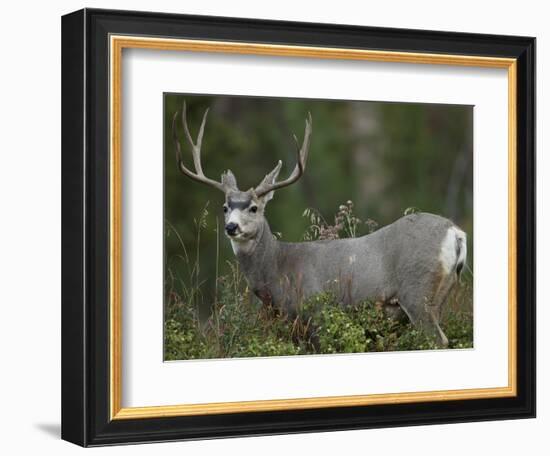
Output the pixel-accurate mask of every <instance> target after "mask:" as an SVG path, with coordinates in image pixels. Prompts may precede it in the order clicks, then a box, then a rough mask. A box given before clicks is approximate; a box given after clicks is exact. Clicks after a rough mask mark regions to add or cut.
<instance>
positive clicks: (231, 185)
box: [222, 169, 238, 190]
mask: <svg viewBox="0 0 550 456" xmlns="http://www.w3.org/2000/svg"><path fill="white" fill-rule="evenodd" d="M222 185H223V186H224V187H225V188H227V189H231V190H238V188H237V179H236V178H235V175H234V174H233V173H232V172H231V170H230V169H228V170H227V171H224V172H223V174H222Z"/></svg>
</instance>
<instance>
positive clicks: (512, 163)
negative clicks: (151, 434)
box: [109, 35, 517, 420]
mask: <svg viewBox="0 0 550 456" xmlns="http://www.w3.org/2000/svg"><path fill="white" fill-rule="evenodd" d="M127 48H134V49H136V48H137V49H155V50H163V51H194V52H208V53H229V54H252V55H268V56H286V57H301V58H317V59H337V60H368V61H375V62H398V63H417V64H431V65H452V66H469V67H485V68H504V69H507V70H508V189H509V190H508V386H506V387H494V388H476V389H461V390H442V391H426V392H403V393H391V394H368V395H353V396H330V397H312V398H297V399H274V400H259V401H244V402H221V403H205V404H181V405H170V406H149V407H124V408H123V407H122V403H121V398H122V372H121V370H122V360H121V356H122V336H121V328H122V255H121V248H122V243H121V241H122V237H121V236H122V207H121V204H122V198H121V197H122V193H121V191H122V179H121V168H122V163H121V152H122V145H121V125H122V119H121V96H122V78H121V70H122V68H121V66H122V51H123V49H127ZM109 50H110V94H109V95H110V220H111V224H110V303H109V306H110V414H111V419H117V420H118V419H134V418H158V417H174V416H185V415H208V414H221V413H238V412H259V411H275V410H293V409H294V410H297V409H312V408H326V407H343V406H359V405H374V404H396V403H413V402H423V401H449V400H458V399H485V398H497V397H512V396H516V394H517V372H516V368H517V359H516V353H517V336H516V318H517V290H516V280H517V278H516V267H517V251H516V238H517V228H516V227H517V225H516V223H517V220H516V211H517V209H516V200H517V195H516V180H517V167H516V150H517V139H516V119H517V78H516V71H517V61H516V59H511V58H497V57H483V56H465V55H444V54H427V53H412V52H387V51H373V50H362V49H338V48H323V47H310V46H287V45H274V44H256V43H242V42H227V41H224V42H222V41H204V40H185V39H169V38H152V37H138V36H118V35H111V36H110V46H109Z"/></svg>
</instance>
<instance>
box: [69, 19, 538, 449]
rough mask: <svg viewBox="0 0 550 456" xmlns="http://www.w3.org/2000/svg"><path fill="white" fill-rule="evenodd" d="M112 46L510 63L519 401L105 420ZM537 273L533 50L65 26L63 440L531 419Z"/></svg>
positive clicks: (526, 46) (350, 31)
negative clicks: (178, 41) (119, 39)
mask: <svg viewBox="0 0 550 456" xmlns="http://www.w3.org/2000/svg"><path fill="white" fill-rule="evenodd" d="M112 34H118V35H130V36H132V35H146V36H158V37H172V38H186V39H201V40H205V39H208V40H221V41H233V42H235V41H246V42H254V43H271V44H274V43H275V44H285V45H300V46H322V47H333V48H350V49H374V50H383V51H401V52H422V53H433V54H438V53H439V54H460V55H468V56H493V57H506V58H513V59H517V157H516V159H517V220H518V223H517V328H516V331H517V395H516V396H515V397H506V398H493V399H468V400H453V401H433V402H421V403H403V404H384V405H368V406H348V407H333V408H319V409H302V410H284V411H270V412H245V413H228V414H214V415H204V416H177V417H169V418H145V419H127V420H111V419H110V416H111V415H110V405H109V404H110V402H109V401H110V383H109V368H110V367H109V366H110V350H109V338H110V333H109V331H110V330H109V318H110V315H109V305H108V303H109V283H110V282H109V273H110V271H109V255H110V252H109V166H110V165H109V101H108V100H109V72H108V68H109V47H108V42H109V36H110V35H112ZM487 184H488V185H490V184H489V182H488V183H487ZM535 267H536V265H535V39H534V38H529V37H518V36H497V35H480V34H466V33H451V32H435V31H423V30H405V29H388V28H374V27H357V26H342V25H329V24H313V23H296V22H280V21H264V20H252V19H236V18H224V17H206V16H190V15H175V14H161V13H145V12H129V11H111V10H97V9H84V10H80V11H77V12H74V13H71V14H68V15H66V16H64V17H63V19H62V438H63V439H65V440H68V441H70V442H73V443H75V444H78V445H82V446H98V445H111V444H120V443H138V442H153V441H170V440H182V439H199V438H217V437H230V436H245V435H265V434H282V433H298V432H317V431H331V430H344V429H364V428H379V427H393V426H405V425H421V424H441V423H454V422H465V421H484V420H497V419H515V418H531V417H534V416H535V377H536V376H535V336H536V333H535V329H536V326H535Z"/></svg>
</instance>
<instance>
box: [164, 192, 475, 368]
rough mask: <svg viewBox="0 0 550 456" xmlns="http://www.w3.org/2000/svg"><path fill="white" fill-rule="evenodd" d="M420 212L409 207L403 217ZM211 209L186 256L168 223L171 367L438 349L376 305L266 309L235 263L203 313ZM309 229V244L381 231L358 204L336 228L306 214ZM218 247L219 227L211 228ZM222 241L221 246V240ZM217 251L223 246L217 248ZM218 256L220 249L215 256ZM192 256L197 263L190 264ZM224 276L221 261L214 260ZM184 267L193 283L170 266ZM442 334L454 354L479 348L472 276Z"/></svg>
mask: <svg viewBox="0 0 550 456" xmlns="http://www.w3.org/2000/svg"><path fill="white" fill-rule="evenodd" d="M414 210H415V209H413V208H409V209H407V210H406V211H405V213H410V212H411V211H414ZM207 215H208V205H207V206H205V207H204V208H203V210H202V212H201V214H200V216H199V217H198V218H196V219H195V220H194V225H195V231H196V236H197V238H198V239H197V242H196V243H195V245H196V246H197V247H196V250H195V252H188V251H187V249H186V246H185V244H184V242H183V241H182V239H181V237H179V235H178V233H177V231H175V230H174V229H173V227H172V226H171V225H170V224H169V223H167V236H175V237H176V238H177V239H178V242H179V245H180V250H181V252H180V253H179V254H178V255H175V256H174V257H170V258H167V264H166V273H167V274H166V276H167V280H166V295H165V309H164V311H165V319H164V321H165V327H164V355H165V356H164V357H165V359H166V360H185V359H207V358H237V357H256V356H287V355H311V354H333V353H363V352H383V351H405V350H426V349H436V348H437V345H436V343H435V340H434V339H432V338H431V337H428V336H427V335H426V334H424V333H423V332H422V331H420V330H418V329H416V328H414V327H413V326H412V325H411V324H410V322H409V321H408V320H406V319H401V320H395V319H392V318H390V317H388V316H387V315H386V313H385V312H384V310H383V309H382V308H381V307H380V306H379V305H377V304H376V303H373V302H369V301H365V302H361V303H357V304H356V305H354V306H347V307H343V306H341V305H340V303H339V302H338V299H337V298H336V296H335V295H334V294H332V293H331V292H329V291H327V292H325V293H321V294H319V295H316V296H314V297H312V298H310V299H308V300H306V301H305V302H303V303H301V305H300V307H299V309H298V312H297V315H293V316H290V315H287V314H283V313H281V311H280V310H279V309H276V308H269V307H265V306H264V305H262V304H261V303H260V301H259V300H258V299H256V297H255V296H254V295H253V293H252V292H251V291H250V290H249V289H248V287H247V283H246V279H245V278H244V276H243V274H242V273H241V271H240V270H239V266H238V263H237V262H236V260H232V261H227V268H224V270H227V271H229V272H228V273H226V274H223V275H219V276H218V275H217V274H216V282H215V283H216V287H215V294H214V298H213V302H212V303H211V305H210V311H209V313H208V315H200V313H199V309H200V308H201V307H204V305H203V304H204V302H203V301H204V299H205V294H204V293H203V290H202V286H203V283H204V282H203V281H202V280H201V271H200V266H199V265H200V261H199V259H200V245H201V242H200V238H201V233H202V232H203V231H204V230H207V229H212V227H209V226H208V224H207V222H206V221H207ZM303 215H304V217H305V218H307V220H308V223H309V227H308V228H307V230H306V232H305V233H304V236H303V238H304V240H306V241H307V240H317V239H338V238H345V237H356V236H361V235H364V234H368V233H370V232H372V231H374V230H376V229H377V226H378V225H377V223H376V222H374V221H373V220H366V221H363V220H361V219H359V218H358V217H357V216H356V215H355V214H354V208H353V203H352V202H351V201H348V202H347V203H346V204H343V205H340V206H339V208H338V211H337V213H336V215H335V217H334V222H327V221H326V220H325V219H324V218H323V217H322V215H321V214H320V213H319V211H317V210H314V209H307V210H306V211H304V214H303ZM213 229H214V230H215V232H216V234H217V242H218V243H219V242H220V229H219V223H217V224H216V226H215V227H213ZM222 241H223V240H222ZM218 245H219V244H218ZM216 252H219V247H218V248H217V249H216ZM192 257H193V259H192ZM214 261H215V263H216V265H215V270H216V271H219V270H220V267H219V261H220V257H219V254H217V255H216V258H215V259H214ZM174 262H183V264H184V265H185V268H184V269H185V270H186V271H187V277H180V276H179V275H178V274H176V273H174V269H173V268H172V267H171V265H172V264H173V263H174ZM441 327H442V329H443V331H444V332H445V334H446V335H447V337H448V339H449V348H471V347H473V306H472V276H471V272H470V270H469V269H467V270H466V271H465V272H464V273H463V275H462V278H461V281H460V283H459V284H458V286H457V287H455V289H454V291H453V292H452V293H451V296H450V297H449V299H448V301H447V303H446V304H445V306H444V308H443V311H442V317H441Z"/></svg>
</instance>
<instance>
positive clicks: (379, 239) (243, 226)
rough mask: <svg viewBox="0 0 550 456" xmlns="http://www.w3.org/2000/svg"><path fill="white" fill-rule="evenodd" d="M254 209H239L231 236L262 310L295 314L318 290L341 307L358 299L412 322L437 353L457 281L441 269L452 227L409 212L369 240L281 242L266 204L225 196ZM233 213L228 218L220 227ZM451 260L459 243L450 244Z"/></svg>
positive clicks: (454, 274) (244, 194)
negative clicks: (443, 249) (236, 229)
mask: <svg viewBox="0 0 550 456" xmlns="http://www.w3.org/2000/svg"><path fill="white" fill-rule="evenodd" d="M251 195H252V200H251V203H250V204H251V205H253V204H254V205H257V207H258V211H257V213H256V214H251V213H250V212H247V209H246V208H245V209H242V210H239V214H238V217H234V218H232V221H234V220H237V219H238V222H239V227H240V230H239V231H240V234H239V236H238V237H239V239H238V240H236V239H235V238H233V237H231V236H229V237H230V239H231V240H232V243H233V246H234V251H235V254H236V257H237V259H238V261H239V264H240V265H241V268H242V270H243V272H244V274H245V276H246V278H247V280H248V283H249V286H250V288H251V289H252V290H253V291H254V293H255V294H256V295H257V296H258V297H259V298H260V299H261V300H262V301H263V302H264V304H266V305H273V306H275V307H279V308H282V309H284V310H285V311H288V312H289V313H291V314H293V313H295V312H296V308H297V305H299V303H300V302H302V301H303V300H304V299H307V298H308V297H311V296H313V295H315V294H318V293H321V292H323V291H331V292H333V293H335V294H336V296H337V298H338V300H339V302H341V303H342V305H350V304H354V303H358V302H360V301H363V300H371V301H373V302H378V303H382V304H383V305H386V306H388V310H390V311H391V312H392V313H395V306H396V303H397V304H398V306H399V307H400V308H401V309H402V310H403V311H404V312H405V314H406V315H407V316H408V317H409V319H410V320H411V322H412V323H413V324H415V325H417V326H419V327H422V328H424V329H425V330H426V331H428V332H429V333H432V334H434V335H435V336H436V337H437V338H438V341H439V343H440V344H441V345H442V346H446V345H447V338H446V337H445V334H444V333H443V331H442V330H441V328H440V327H439V315H440V311H441V306H442V305H443V303H444V301H445V300H446V298H447V296H448V294H449V292H450V290H451V289H452V287H453V285H454V284H455V282H456V279H457V272H459V269H458V267H461V265H460V266H459V264H458V263H457V262H455V263H454V264H455V266H454V270H453V272H452V273H445V271H444V270H443V267H442V264H441V260H440V252H441V246H442V243H443V240H444V238H445V236H446V234H447V232H448V230H449V228H451V227H453V226H454V225H453V223H452V222H451V221H450V220H447V219H445V218H443V217H440V216H437V215H433V214H428V213H415V214H411V215H407V216H405V217H402V218H400V219H398V220H397V221H395V222H394V223H392V224H390V225H388V226H385V227H383V228H381V229H379V230H378V231H375V232H374V233H372V234H369V235H366V236H362V237H359V238H353V239H337V240H331V241H311V242H296V243H291V242H281V241H278V240H276V239H275V237H274V236H273V234H272V232H271V230H270V228H269V224H268V222H267V220H266V218H265V216H264V209H265V203H266V201H264V200H263V199H262V198H256V197H255V196H254V194H253V192H252V191H248V192H238V193H236V192H231V193H229V194H228V195H227V197H226V198H227V200H230V199H231V200H239V201H246V200H248V199H250V196H251ZM232 212H233V211H228V213H227V214H226V221H228V220H229V219H230V218H231V214H232ZM456 246H457V247H456V249H457V250H456V256H457V259H458V257H459V255H460V249H461V248H462V244H461V242H460V240H459V239H457V241H456Z"/></svg>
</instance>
